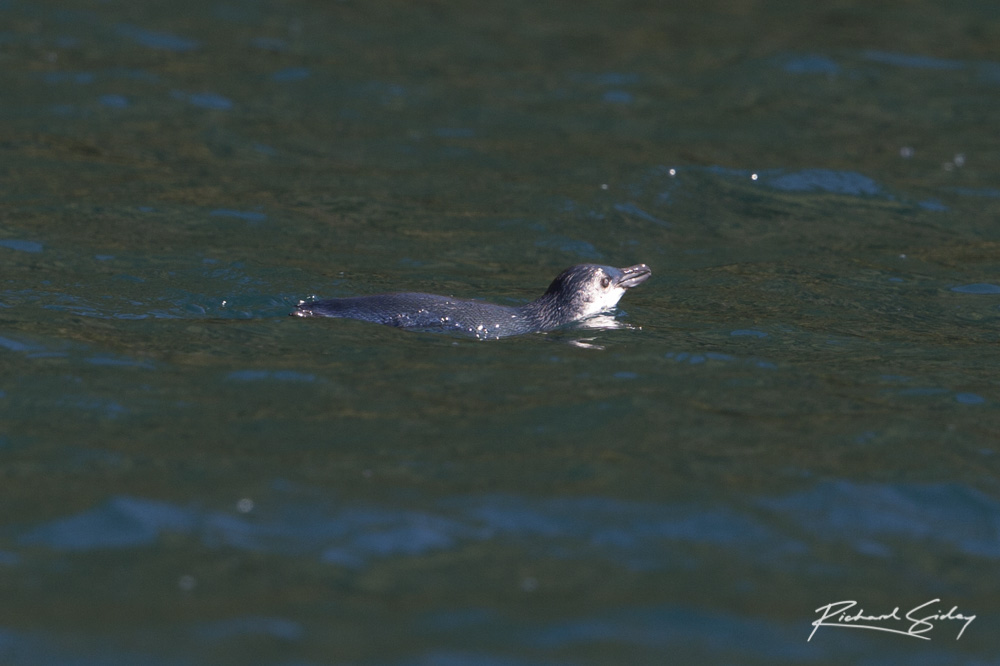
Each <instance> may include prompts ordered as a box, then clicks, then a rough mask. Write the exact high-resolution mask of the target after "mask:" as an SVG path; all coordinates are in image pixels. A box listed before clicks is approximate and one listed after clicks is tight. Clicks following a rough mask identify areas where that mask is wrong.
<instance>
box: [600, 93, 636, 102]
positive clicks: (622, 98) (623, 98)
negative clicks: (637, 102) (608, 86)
mask: <svg viewBox="0 0 1000 666" xmlns="http://www.w3.org/2000/svg"><path fill="white" fill-rule="evenodd" d="M601 99H602V100H603V101H605V102H608V103H609V104H631V103H632V102H633V100H634V99H635V96H634V95H632V93H630V92H628V91H627V90H609V91H607V92H606V93H604V94H603V95H602V96H601Z"/></svg>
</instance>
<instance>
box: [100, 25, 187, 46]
mask: <svg viewBox="0 0 1000 666" xmlns="http://www.w3.org/2000/svg"><path fill="white" fill-rule="evenodd" d="M115 32H117V33H118V34H119V35H121V36H122V37H126V38H128V39H131V40H132V41H134V42H135V43H136V44H139V45H140V46H145V47H147V48H151V49H158V50H162V51H176V52H184V51H193V50H194V49H196V48H198V46H199V43H198V42H197V41H195V40H193V39H186V38H184V37H178V36H177V35H171V34H170V33H166V32H153V31H151V30H146V29H144V28H140V27H138V26H134V25H127V24H121V25H119V26H118V27H117V28H116V29H115Z"/></svg>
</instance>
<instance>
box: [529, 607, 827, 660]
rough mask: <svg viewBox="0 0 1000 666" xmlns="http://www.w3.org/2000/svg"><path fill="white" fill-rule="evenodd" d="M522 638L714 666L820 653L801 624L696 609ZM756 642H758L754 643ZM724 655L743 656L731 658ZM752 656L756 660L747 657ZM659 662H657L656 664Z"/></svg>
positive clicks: (601, 617)
mask: <svg viewBox="0 0 1000 666" xmlns="http://www.w3.org/2000/svg"><path fill="white" fill-rule="evenodd" d="M522 633H523V638H522V639H521V640H522V641H524V642H525V643H527V644H528V645H531V646H535V647H539V648H545V649H549V650H559V649H563V650H565V649H570V648H574V647H576V649H580V648H581V647H582V646H588V645H592V646H595V647H596V646H602V647H603V648H604V649H607V646H610V645H632V646H642V647H644V648H646V649H653V650H656V651H657V652H658V654H659V655H660V656H661V658H662V659H661V661H660V662H659V663H695V662H701V661H702V660H701V659H698V658H693V659H690V660H689V659H687V658H685V659H680V660H677V661H676V662H675V661H672V660H671V659H669V658H666V655H671V654H683V655H685V656H687V655H691V654H692V653H695V654H711V655H713V656H718V659H717V660H715V661H714V662H713V661H712V660H711V659H709V660H705V661H707V662H709V663H726V664H730V663H732V664H736V663H755V664H756V663H775V664H778V663H781V664H784V663H800V664H805V663H811V662H814V661H815V660H816V654H817V652H816V649H815V648H814V647H813V646H812V645H809V644H808V643H807V642H806V641H805V640H804V638H803V628H802V626H801V625H800V623H798V622H789V623H786V624H780V623H776V622H766V621H763V620H759V619H750V618H746V617H740V616H738V615H735V614H728V613H721V612H715V611H710V610H700V609H698V608H694V607H691V606H683V607H682V606H677V605H669V606H654V607H648V606H645V607H644V606H638V607H636V606H633V607H630V608H624V609H620V610H614V611H610V612H602V613H598V614H592V615H583V616H580V617H577V618H574V619H569V620H565V619H564V620H559V621H556V622H552V623H547V624H543V625H541V626H538V625H535V626H531V627H528V628H526V629H525V630H524V631H523V632H522ZM748 637H752V639H748ZM721 655H739V656H740V658H736V659H725V658H722V657H721ZM749 655H752V656H753V657H752V659H750V660H747V659H746V658H747V657H748V656H749ZM650 663H654V662H650Z"/></svg>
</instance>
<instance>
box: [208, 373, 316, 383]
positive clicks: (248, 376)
mask: <svg viewBox="0 0 1000 666" xmlns="http://www.w3.org/2000/svg"><path fill="white" fill-rule="evenodd" d="M226 379H234V380H236V381H241V382H257V381H263V380H268V379H275V380H277V381H279V382H314V381H316V375H311V374H307V373H303V372H295V371H294V370H234V371H233V372H230V373H229V374H228V375H226Z"/></svg>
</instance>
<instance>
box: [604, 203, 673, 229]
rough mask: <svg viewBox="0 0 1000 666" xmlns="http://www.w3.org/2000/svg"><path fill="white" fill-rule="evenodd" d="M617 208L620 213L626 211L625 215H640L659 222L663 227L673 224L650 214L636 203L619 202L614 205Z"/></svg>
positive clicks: (644, 218) (640, 217)
mask: <svg viewBox="0 0 1000 666" xmlns="http://www.w3.org/2000/svg"><path fill="white" fill-rule="evenodd" d="M614 208H615V210H617V211H618V212H619V213H624V214H625V215H631V216H633V217H638V218H639V219H642V220H646V221H647V222H652V223H653V224H658V225H660V226H661V227H670V226H672V225H671V224H670V223H669V222H665V221H663V220H661V219H660V218H658V217H655V216H653V215H650V214H649V213H647V212H646V211H644V210H643V209H641V208H639V207H638V206H636V205H635V204H634V203H617V204H615V205H614Z"/></svg>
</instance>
